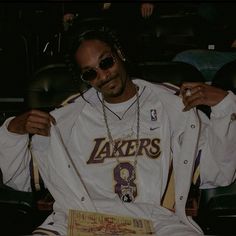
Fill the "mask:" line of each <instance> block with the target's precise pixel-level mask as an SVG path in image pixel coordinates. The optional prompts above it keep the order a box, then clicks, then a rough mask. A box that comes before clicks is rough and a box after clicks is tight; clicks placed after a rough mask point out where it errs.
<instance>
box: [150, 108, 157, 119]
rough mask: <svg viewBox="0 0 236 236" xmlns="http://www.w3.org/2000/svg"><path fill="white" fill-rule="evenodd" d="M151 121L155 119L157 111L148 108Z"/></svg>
mask: <svg viewBox="0 0 236 236" xmlns="http://www.w3.org/2000/svg"><path fill="white" fill-rule="evenodd" d="M150 115H151V121H157V111H156V110H155V109H151V110H150Z"/></svg>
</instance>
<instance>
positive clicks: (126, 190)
mask: <svg viewBox="0 0 236 236" xmlns="http://www.w3.org/2000/svg"><path fill="white" fill-rule="evenodd" d="M135 88H136V101H137V102H136V104H137V108H136V112H137V126H136V128H137V131H136V151H135V155H134V164H133V170H132V173H131V176H130V177H129V178H127V185H125V186H121V195H120V196H119V197H120V198H121V200H122V201H123V202H133V201H134V198H135V196H134V192H135V189H134V187H133V186H131V185H130V181H131V180H133V179H135V176H136V167H137V162H138V151H139V142H140V137H139V131H140V105H139V94H138V87H137V86H136V85H135ZM102 110H103V118H104V122H105V125H106V130H107V136H108V139H109V143H110V145H111V146H112V147H113V153H114V155H115V158H116V161H117V163H118V165H119V170H120V171H121V170H122V167H121V162H120V160H119V157H118V156H117V150H118V142H120V141H122V140H121V139H115V140H114V139H113V137H112V135H111V130H110V127H109V125H108V119H107V113H106V108H105V105H104V97H103V96H102Z"/></svg>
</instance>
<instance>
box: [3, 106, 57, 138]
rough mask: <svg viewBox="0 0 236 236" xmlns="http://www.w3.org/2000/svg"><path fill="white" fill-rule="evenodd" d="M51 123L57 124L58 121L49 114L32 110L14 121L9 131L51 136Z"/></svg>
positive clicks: (11, 122) (10, 124) (9, 126)
mask: <svg viewBox="0 0 236 236" xmlns="http://www.w3.org/2000/svg"><path fill="white" fill-rule="evenodd" d="M51 123H53V124H56V120H55V119H54V117H53V116H51V115H50V114H49V113H47V112H43V111H39V110H31V111H28V112H26V113H24V114H22V115H19V116H16V117H15V118H14V119H12V120H11V121H10V123H9V125H8V127H7V129H8V131H10V132H13V133H17V134H39V135H43V136H49V135H50V127H51Z"/></svg>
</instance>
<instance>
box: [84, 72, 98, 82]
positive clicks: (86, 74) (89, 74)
mask: <svg viewBox="0 0 236 236" xmlns="http://www.w3.org/2000/svg"><path fill="white" fill-rule="evenodd" d="M96 77H97V72H96V71H95V70H94V69H90V70H86V71H84V72H83V73H82V74H81V78H82V79H83V80H85V81H90V80H94V79H95V78H96Z"/></svg>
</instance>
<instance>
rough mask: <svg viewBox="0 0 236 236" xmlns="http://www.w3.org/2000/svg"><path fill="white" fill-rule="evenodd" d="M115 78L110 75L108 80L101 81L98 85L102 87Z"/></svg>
mask: <svg viewBox="0 0 236 236" xmlns="http://www.w3.org/2000/svg"><path fill="white" fill-rule="evenodd" d="M113 79H114V78H113V77H108V78H107V79H106V80H104V81H101V83H100V84H99V85H98V87H99V88H102V87H103V86H104V85H106V84H107V83H109V82H110V81H112V80H113Z"/></svg>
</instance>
